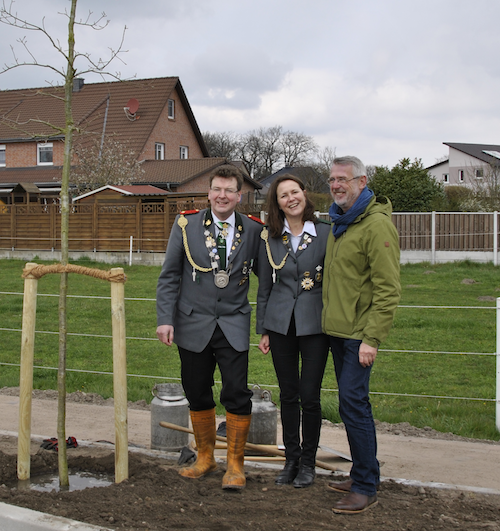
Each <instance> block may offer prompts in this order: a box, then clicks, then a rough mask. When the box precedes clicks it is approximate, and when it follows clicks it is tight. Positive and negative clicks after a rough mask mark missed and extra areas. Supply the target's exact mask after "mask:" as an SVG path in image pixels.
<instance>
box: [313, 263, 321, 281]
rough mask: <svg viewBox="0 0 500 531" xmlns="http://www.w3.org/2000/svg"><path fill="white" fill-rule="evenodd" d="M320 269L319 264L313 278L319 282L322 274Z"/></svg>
mask: <svg viewBox="0 0 500 531" xmlns="http://www.w3.org/2000/svg"><path fill="white" fill-rule="evenodd" d="M322 269H323V267H322V266H320V265H318V266H316V275H314V279H315V280H316V282H321V280H322V278H323V275H322V273H321V270H322Z"/></svg>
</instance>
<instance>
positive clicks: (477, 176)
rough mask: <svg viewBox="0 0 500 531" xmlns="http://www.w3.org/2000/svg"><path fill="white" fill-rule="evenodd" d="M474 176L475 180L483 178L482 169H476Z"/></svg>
mask: <svg viewBox="0 0 500 531" xmlns="http://www.w3.org/2000/svg"><path fill="white" fill-rule="evenodd" d="M474 175H475V176H476V179H482V178H483V177H484V170H483V168H476V169H475V170H474Z"/></svg>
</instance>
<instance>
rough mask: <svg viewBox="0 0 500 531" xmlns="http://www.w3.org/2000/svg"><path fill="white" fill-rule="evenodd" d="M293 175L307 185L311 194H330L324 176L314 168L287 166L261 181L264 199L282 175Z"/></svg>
mask: <svg viewBox="0 0 500 531" xmlns="http://www.w3.org/2000/svg"><path fill="white" fill-rule="evenodd" d="M287 173H289V174H291V175H293V176H295V177H298V178H299V179H300V180H301V181H302V182H303V183H304V185H305V187H306V189H307V190H308V191H309V192H315V193H320V194H329V192H330V189H329V186H328V184H327V182H326V180H325V179H324V177H323V176H322V175H320V174H319V173H318V172H317V171H316V170H315V169H314V168H311V167H309V166H285V167H283V168H281V170H278V171H277V172H275V173H273V174H272V175H268V176H266V177H263V178H262V179H259V183H260V184H261V185H262V191H261V194H262V197H263V198H265V197H266V196H267V192H268V191H269V188H270V186H271V184H272V183H273V182H274V180H275V179H276V178H277V177H279V176H280V175H284V174H287Z"/></svg>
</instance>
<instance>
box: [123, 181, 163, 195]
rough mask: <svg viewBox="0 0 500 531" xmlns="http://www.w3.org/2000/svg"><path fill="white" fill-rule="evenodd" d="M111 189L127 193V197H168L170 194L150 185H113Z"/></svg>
mask: <svg viewBox="0 0 500 531" xmlns="http://www.w3.org/2000/svg"><path fill="white" fill-rule="evenodd" d="M113 188H117V189H119V190H123V191H124V192H128V195H130V194H131V195H168V194H169V193H170V192H167V191H166V190H162V189H161V188H158V187H156V186H151V185H150V184H133V185H130V186H122V185H120V186H117V185H113Z"/></svg>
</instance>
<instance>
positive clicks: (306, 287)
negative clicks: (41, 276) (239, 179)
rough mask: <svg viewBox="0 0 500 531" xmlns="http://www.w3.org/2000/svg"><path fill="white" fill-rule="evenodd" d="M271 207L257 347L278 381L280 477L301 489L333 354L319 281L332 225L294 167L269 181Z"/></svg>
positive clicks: (308, 479) (309, 477)
mask: <svg viewBox="0 0 500 531" xmlns="http://www.w3.org/2000/svg"><path fill="white" fill-rule="evenodd" d="M267 212H268V220H267V221H268V227H266V228H264V229H263V230H262V234H261V238H262V242H261V247H260V251H259V261H258V268H259V275H258V276H259V291H258V294H257V333H258V334H262V338H261V340H260V343H259V349H260V350H261V351H262V352H263V353H264V354H267V353H268V352H269V350H271V353H272V357H273V363H274V368H275V370H276V375H277V377H278V382H279V386H280V400H281V422H282V425H283V442H284V444H285V455H286V462H285V467H284V469H283V470H282V471H281V473H280V474H279V475H278V477H277V478H276V483H277V484H278V485H286V484H291V483H292V484H293V486H294V487H297V488H301V487H308V486H309V485H311V484H312V483H313V481H314V478H315V475H316V474H315V462H316V451H317V448H318V443H319V436H320V430H321V401H320V390H321V382H322V380H323V373H324V370H325V365H326V360H327V356H328V338H327V336H326V335H324V334H323V333H322V331H321V309H322V300H321V284H322V278H323V261H324V257H325V249H326V241H327V238H328V234H329V232H330V224H329V223H323V222H321V221H319V220H318V219H317V218H316V216H315V215H314V206H313V204H312V203H311V201H310V200H309V199H308V198H307V194H306V191H305V189H304V184H303V183H302V181H301V180H300V179H298V178H297V177H295V176H293V175H290V174H284V175H281V176H279V177H278V178H277V179H275V181H274V182H273V184H272V185H271V188H270V190H269V193H268V205H267ZM301 409H302V444H301V442H300V420H301Z"/></svg>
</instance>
